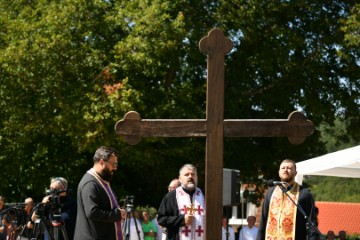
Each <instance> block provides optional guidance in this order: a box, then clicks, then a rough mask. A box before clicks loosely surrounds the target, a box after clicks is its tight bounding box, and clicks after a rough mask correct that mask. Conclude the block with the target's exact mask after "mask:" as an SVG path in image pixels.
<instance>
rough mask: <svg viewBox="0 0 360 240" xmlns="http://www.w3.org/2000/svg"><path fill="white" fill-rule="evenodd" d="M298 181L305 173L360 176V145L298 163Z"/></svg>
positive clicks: (349, 176) (348, 176)
mask: <svg viewBox="0 0 360 240" xmlns="http://www.w3.org/2000/svg"><path fill="white" fill-rule="evenodd" d="M296 169H297V175H296V181H297V182H298V183H300V184H301V183H302V180H303V177H304V175H318V176H334V177H347V178H360V145H359V146H356V147H352V148H347V149H344V150H340V151H337V152H333V153H329V154H326V155H323V156H320V157H316V158H312V159H309V160H306V161H302V162H298V163H296Z"/></svg>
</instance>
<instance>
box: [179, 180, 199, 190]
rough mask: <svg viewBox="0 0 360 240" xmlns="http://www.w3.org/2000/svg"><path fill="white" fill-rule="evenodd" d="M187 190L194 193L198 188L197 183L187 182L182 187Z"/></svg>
mask: <svg viewBox="0 0 360 240" xmlns="http://www.w3.org/2000/svg"><path fill="white" fill-rule="evenodd" d="M182 187H183V188H184V189H185V190H188V191H194V190H195V188H196V182H195V181H194V182H187V183H186V184H183V186H182Z"/></svg>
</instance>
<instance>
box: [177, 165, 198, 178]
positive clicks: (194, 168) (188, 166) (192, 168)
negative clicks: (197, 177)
mask: <svg viewBox="0 0 360 240" xmlns="http://www.w3.org/2000/svg"><path fill="white" fill-rule="evenodd" d="M185 168H188V169H191V170H194V172H196V173H197V169H196V167H195V166H194V165H192V164H190V163H187V164H185V165H183V166H182V167H181V168H180V170H179V176H180V175H181V171H182V170H183V169H185Z"/></svg>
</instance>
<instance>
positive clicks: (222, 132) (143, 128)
mask: <svg viewBox="0 0 360 240" xmlns="http://www.w3.org/2000/svg"><path fill="white" fill-rule="evenodd" d="M199 47H200V51H201V52H202V53H204V54H207V71H208V72H207V101H206V102H207V105H206V119H172V120H170V119H156V120H155V119H141V117H140V115H139V114H138V113H137V112H134V111H131V112H128V113H126V114H125V116H124V118H123V119H122V120H120V121H118V122H117V123H116V125H115V131H116V133H117V134H119V135H122V136H124V139H125V141H126V142H127V143H129V144H133V145H134V144H137V143H139V142H140V141H141V138H142V137H206V163H205V202H206V209H205V213H206V217H205V222H206V226H205V239H206V240H219V239H221V216H222V195H223V194H222V186H223V185H222V181H223V138H224V136H225V137H288V139H289V141H290V142H291V143H292V144H301V143H302V142H303V141H305V138H306V136H310V135H311V134H312V133H313V131H314V125H313V123H312V122H311V121H309V120H307V119H306V118H305V116H304V115H303V114H302V113H300V112H292V113H291V114H290V115H289V117H288V119H280V120H271V119H270V120H269V119H263V120H257V119H247V120H243V119H232V120H224V56H225V55H226V54H227V53H229V52H230V51H231V49H232V47H233V44H232V42H231V41H230V40H229V39H228V38H227V37H225V36H224V34H223V32H222V31H221V30H219V29H216V28H215V29H212V30H211V31H210V32H209V34H208V36H206V37H203V38H202V39H201V40H200V43H199Z"/></svg>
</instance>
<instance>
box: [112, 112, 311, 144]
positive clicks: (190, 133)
mask: <svg viewBox="0 0 360 240" xmlns="http://www.w3.org/2000/svg"><path fill="white" fill-rule="evenodd" d="M206 126H207V125H206V119H172V120H170V119H157V120H154V119H141V117H140V114H139V113H137V112H135V111H130V112H128V113H126V114H125V116H124V118H123V119H122V120H120V121H118V122H117V123H116V125H115V131H116V133H117V134H119V135H122V136H124V140H125V142H127V143H128V144H130V145H136V144H138V143H140V142H141V139H142V138H143V137H206V133H207V130H206ZM313 131H314V125H313V123H312V122H311V121H309V120H307V119H306V118H305V116H304V114H302V113H301V112H297V111H294V112H292V113H290V115H289V117H288V119H231V120H226V119H225V120H224V137H288V139H289V141H290V143H292V144H296V145H297V144H301V143H303V142H304V141H305V138H306V137H307V136H310V135H311V134H312V133H313Z"/></svg>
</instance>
